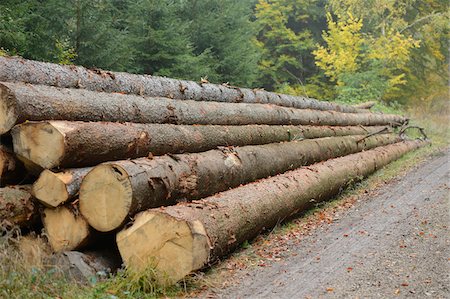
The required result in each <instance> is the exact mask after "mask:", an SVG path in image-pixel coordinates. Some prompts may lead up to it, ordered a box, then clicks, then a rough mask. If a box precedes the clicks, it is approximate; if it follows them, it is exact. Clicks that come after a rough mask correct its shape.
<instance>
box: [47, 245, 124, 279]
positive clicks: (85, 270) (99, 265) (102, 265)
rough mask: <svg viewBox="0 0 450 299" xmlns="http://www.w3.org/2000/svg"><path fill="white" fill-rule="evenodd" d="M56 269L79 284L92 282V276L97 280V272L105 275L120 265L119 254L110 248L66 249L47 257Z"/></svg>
mask: <svg viewBox="0 0 450 299" xmlns="http://www.w3.org/2000/svg"><path fill="white" fill-rule="evenodd" d="M48 260H49V264H51V265H52V266H53V267H54V268H56V269H57V270H58V271H61V272H62V273H64V274H65V276H66V277H67V278H68V279H71V280H74V281H75V282H77V283H81V284H86V285H88V284H91V283H93V280H92V279H93V278H96V279H95V281H98V279H99V275H98V273H103V274H104V275H105V276H106V277H108V275H109V274H110V273H114V272H115V271H116V270H117V269H119V268H120V266H121V261H120V256H117V255H116V252H115V251H114V250H111V249H107V250H101V251H98V250H97V251H83V252H79V251H66V252H61V253H57V254H54V255H52V256H51V257H50V258H48Z"/></svg>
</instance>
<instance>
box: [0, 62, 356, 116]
mask: <svg viewBox="0 0 450 299" xmlns="http://www.w3.org/2000/svg"><path fill="white" fill-rule="evenodd" d="M0 81H9V82H25V83H31V84H43V85H51V86H57V87H64V88H84V89H88V90H92V91H105V92H118V93H127V94H135V95H146V96H152V97H167V98H175V99H180V100H196V101H217V102H229V103H263V104H275V105H279V106H286V107H294V108H300V109H316V110H335V111H340V112H350V113H357V112H364V111H361V110H359V109H357V108H354V107H351V106H346V105H339V104H335V103H330V102H323V101H318V100H315V99H310V98H305V97H300V96H290V95H285V94H276V93H273V92H267V91H264V90H258V89H254V90H252V89H247V88H237V87H230V86H227V85H215V84H209V83H206V84H205V83H202V84H198V83H196V82H192V81H184V80H177V79H170V78H164V77H157V76H149V75H134V74H127V73H119V72H114V73H113V72H108V71H102V70H97V69H96V70H89V69H86V68H83V67H79V66H72V65H71V66H65V65H57V64H52V63H45V62H38V61H32V60H26V59H21V58H16V57H0Z"/></svg>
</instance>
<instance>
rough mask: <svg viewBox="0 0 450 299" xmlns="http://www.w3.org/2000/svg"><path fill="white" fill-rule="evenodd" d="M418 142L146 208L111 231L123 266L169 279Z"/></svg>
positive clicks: (197, 266)
mask: <svg viewBox="0 0 450 299" xmlns="http://www.w3.org/2000/svg"><path fill="white" fill-rule="evenodd" d="M423 144H424V142H421V141H410V142H401V143H397V144H393V145H387V146H384V147H379V148H376V149H373V150H368V151H365V152H361V153H357V154H352V155H348V156H345V157H341V158H336V159H332V160H329V161H326V162H322V163H318V164H315V165H312V166H309V167H303V168H300V169H297V170H294V171H289V172H287V173H285V174H282V175H279V176H276V177H271V178H268V179H264V180H261V181H259V182H255V183H252V184H248V185H245V186H242V187H239V188H236V189H232V190H228V191H225V192H223V193H220V194H217V195H215V196H211V197H208V198H205V199H203V200H199V201H196V202H193V203H181V204H178V205H176V206H170V207H164V208H159V209H152V210H148V211H146V212H143V213H140V214H139V215H137V216H136V218H135V220H134V223H133V225H131V226H130V227H129V228H127V229H124V230H123V231H121V232H119V233H118V234H117V237H116V240H117V244H118V247H119V251H120V254H121V256H122V259H123V261H124V263H125V265H126V266H127V267H128V268H130V269H134V270H138V271H139V270H143V269H145V268H146V267H153V268H155V271H156V273H157V274H159V275H158V277H159V279H160V280H162V281H163V282H166V283H174V282H176V281H178V280H180V279H182V278H183V277H184V276H186V275H187V274H189V273H191V272H192V271H195V270H198V269H201V268H203V267H206V266H207V265H208V263H210V262H212V261H214V260H215V259H217V258H219V257H221V256H224V255H226V254H228V253H230V252H232V251H233V250H234V249H236V247H237V246H239V244H241V243H242V242H244V241H246V240H251V239H252V238H254V237H255V236H257V235H258V234H259V233H260V232H261V231H262V230H264V229H269V228H272V227H274V226H275V225H276V224H278V223H279V222H280V221H283V220H284V219H287V218H289V217H291V216H293V215H295V214H297V213H298V212H300V211H304V210H305V209H307V208H309V207H311V206H312V205H313V204H314V202H320V201H323V200H325V199H328V198H330V197H331V196H333V195H335V194H337V193H338V192H339V191H340V190H341V189H342V188H343V187H345V186H346V185H347V184H348V183H350V182H354V181H355V180H359V179H361V178H363V177H366V176H367V175H369V174H371V173H373V172H374V171H375V170H377V169H379V168H381V167H382V166H384V165H386V164H388V163H389V162H391V161H393V160H395V159H397V158H399V157H400V156H402V155H403V154H405V153H406V152H408V151H411V150H413V149H415V148H417V147H419V146H421V145H423Z"/></svg>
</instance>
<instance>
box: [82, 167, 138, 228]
mask: <svg viewBox="0 0 450 299" xmlns="http://www.w3.org/2000/svg"><path fill="white" fill-rule="evenodd" d="M132 196H133V190H132V186H131V182H130V179H129V176H128V173H127V172H126V170H125V169H123V168H122V167H120V166H118V165H110V164H104V165H99V166H97V167H95V168H94V169H92V171H90V172H89V173H88V174H87V175H86V176H85V178H84V180H83V183H82V184H81V187H80V211H81V214H83V216H84V217H85V218H86V220H87V221H88V222H89V224H90V225H91V226H92V227H93V228H95V229H96V230H98V231H101V232H108V231H111V230H113V229H115V228H117V227H119V226H121V225H122V224H123V223H124V222H125V221H126V219H127V216H128V213H129V211H130V206H131V204H132Z"/></svg>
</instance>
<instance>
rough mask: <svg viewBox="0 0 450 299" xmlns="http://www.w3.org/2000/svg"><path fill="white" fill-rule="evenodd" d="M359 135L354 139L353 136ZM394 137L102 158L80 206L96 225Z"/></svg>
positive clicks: (84, 186) (108, 225)
mask: <svg viewBox="0 0 450 299" xmlns="http://www.w3.org/2000/svg"><path fill="white" fill-rule="evenodd" d="M358 141H360V142H358ZM396 141H398V137H397V136H394V135H388V134H386V135H379V136H372V137H368V138H365V139H364V136H360V135H356V136H344V137H328V138H320V139H312V140H303V141H298V142H295V141H293V142H285V143H279V144H278V143H277V144H266V145H259V146H244V147H237V148H223V149H222V150H211V151H207V152H203V153H192V154H181V155H167V156H161V157H155V158H153V159H146V158H141V159H136V160H126V161H117V162H111V163H105V164H102V165H99V166H96V167H94V169H92V170H91V171H90V172H89V173H88V174H87V175H86V176H85V178H84V179H83V181H82V183H81V188H80V211H81V213H82V214H83V216H84V217H85V218H86V220H87V221H88V222H89V224H90V225H91V226H92V227H94V228H95V229H96V230H98V231H102V232H107V231H111V230H114V229H116V228H119V227H120V226H121V225H122V224H124V222H126V221H127V220H128V219H129V217H132V216H133V215H134V214H135V213H137V212H139V211H142V210H145V209H148V208H151V207H158V206H161V205H171V204H174V203H175V201H176V200H192V199H196V198H201V197H205V196H208V195H211V194H214V193H216V192H220V191H224V190H227V189H228V188H231V187H236V186H239V185H240V184H245V183H248V182H252V181H255V180H257V179H261V178H264V177H268V176H271V175H276V174H278V173H282V172H285V171H287V170H291V169H294V168H298V167H300V166H303V165H309V164H312V163H315V162H318V161H322V160H326V159H329V158H334V157H339V156H343V155H348V154H350V153H354V152H358V151H361V150H366V149H370V148H373V147H376V146H380V145H386V144H390V143H394V142H396Z"/></svg>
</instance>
